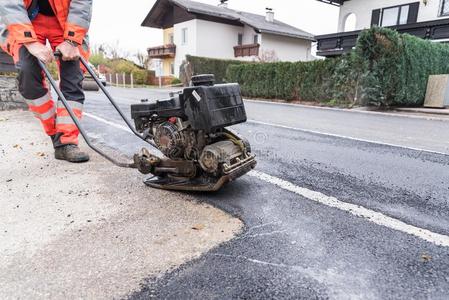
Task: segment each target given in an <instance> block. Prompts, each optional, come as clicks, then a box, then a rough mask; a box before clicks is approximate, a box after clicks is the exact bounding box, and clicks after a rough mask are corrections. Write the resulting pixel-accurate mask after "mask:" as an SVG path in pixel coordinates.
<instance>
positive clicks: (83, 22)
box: [67, 14, 90, 28]
mask: <svg viewBox="0 0 449 300" xmlns="http://www.w3.org/2000/svg"><path fill="white" fill-rule="evenodd" d="M67 22H68V23H71V24H75V25H78V26H80V27H83V28H89V25H90V18H89V19H85V18H82V17H79V16H77V15H75V14H70V15H69V17H68V19H67Z"/></svg>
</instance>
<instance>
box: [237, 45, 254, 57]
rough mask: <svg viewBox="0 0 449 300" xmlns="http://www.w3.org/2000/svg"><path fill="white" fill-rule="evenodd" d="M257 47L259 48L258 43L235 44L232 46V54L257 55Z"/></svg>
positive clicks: (242, 55)
mask: <svg viewBox="0 0 449 300" xmlns="http://www.w3.org/2000/svg"><path fill="white" fill-rule="evenodd" d="M259 49H260V45H259V44H249V45H240V46H235V47H234V56H235V57H244V56H258V55H259Z"/></svg>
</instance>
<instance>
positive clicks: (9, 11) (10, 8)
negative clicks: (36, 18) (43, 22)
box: [0, 0, 31, 25]
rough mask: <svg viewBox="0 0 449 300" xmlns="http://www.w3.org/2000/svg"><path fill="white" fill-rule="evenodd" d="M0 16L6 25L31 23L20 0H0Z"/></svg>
mask: <svg viewBox="0 0 449 300" xmlns="http://www.w3.org/2000/svg"><path fill="white" fill-rule="evenodd" d="M0 16H1V17H2V23H4V24H6V25H10V24H18V23H31V22H30V19H29V18H28V12H27V10H26V8H25V5H24V3H23V1H22V0H15V1H2V3H1V5H0Z"/></svg>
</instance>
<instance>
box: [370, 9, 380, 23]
mask: <svg viewBox="0 0 449 300" xmlns="http://www.w3.org/2000/svg"><path fill="white" fill-rule="evenodd" d="M379 23H380V9H375V10H373V13H372V15H371V27H373V26H379Z"/></svg>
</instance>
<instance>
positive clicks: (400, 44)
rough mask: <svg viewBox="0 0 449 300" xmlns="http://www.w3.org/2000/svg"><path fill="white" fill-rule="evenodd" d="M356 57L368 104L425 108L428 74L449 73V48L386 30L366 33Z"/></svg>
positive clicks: (362, 35)
mask: <svg viewBox="0 0 449 300" xmlns="http://www.w3.org/2000/svg"><path fill="white" fill-rule="evenodd" d="M355 54H356V56H357V59H358V60H359V61H360V62H361V64H360V65H361V67H362V69H361V70H360V87H361V98H360V100H361V103H362V104H365V105H376V106H418V105H422V104H423V102H424V98H425V94H426V88H427V81H428V78H429V75H433V74H447V73H449V46H447V45H445V44H441V43H434V42H430V41H426V40H423V39H420V38H417V37H414V36H411V35H408V34H399V33H397V32H396V31H393V30H390V29H386V28H377V27H376V28H372V29H369V30H366V31H363V32H362V34H361V35H360V37H359V40H358V43H357V47H356V51H355Z"/></svg>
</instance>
